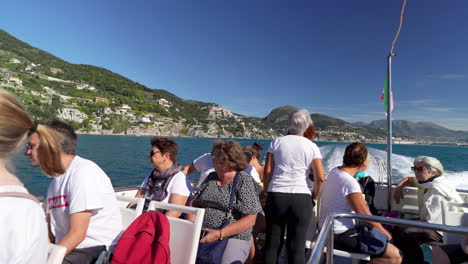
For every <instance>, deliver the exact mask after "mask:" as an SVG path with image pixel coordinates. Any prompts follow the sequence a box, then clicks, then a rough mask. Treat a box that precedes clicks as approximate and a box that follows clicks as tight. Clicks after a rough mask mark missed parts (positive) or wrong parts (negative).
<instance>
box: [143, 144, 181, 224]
mask: <svg viewBox="0 0 468 264" xmlns="http://www.w3.org/2000/svg"><path fill="white" fill-rule="evenodd" d="M177 152H178V146H177V143H176V142H175V141H174V140H172V139H168V138H158V137H154V138H153V139H151V151H150V153H149V159H150V163H151V166H152V167H153V168H154V169H153V170H152V171H151V172H150V173H149V174H148V176H146V178H145V180H144V181H143V183H142V184H141V186H140V188H138V192H137V194H136V196H135V197H139V198H141V197H145V198H146V199H148V200H154V201H158V202H164V203H171V204H177V205H185V204H186V203H187V199H188V197H189V195H190V183H189V182H188V181H187V177H186V176H185V174H184V173H183V172H182V169H183V166H182V165H181V164H180V163H179V162H177V161H176V158H177ZM180 215H181V213H180V212H176V211H169V212H167V213H166V216H172V217H179V216H180Z"/></svg>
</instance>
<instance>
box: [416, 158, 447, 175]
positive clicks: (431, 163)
mask: <svg viewBox="0 0 468 264" xmlns="http://www.w3.org/2000/svg"><path fill="white" fill-rule="evenodd" d="M417 163H424V164H426V165H427V166H428V167H429V168H430V169H431V170H436V171H437V176H442V175H443V174H444V166H442V163H440V161H439V160H438V159H436V158H433V157H428V156H419V157H417V158H415V159H414V162H413V164H414V165H416V164H417Z"/></svg>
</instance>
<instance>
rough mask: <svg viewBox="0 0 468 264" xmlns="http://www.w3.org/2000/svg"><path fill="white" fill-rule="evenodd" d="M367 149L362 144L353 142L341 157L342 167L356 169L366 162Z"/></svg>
mask: <svg viewBox="0 0 468 264" xmlns="http://www.w3.org/2000/svg"><path fill="white" fill-rule="evenodd" d="M367 154H368V153H367V148H366V146H364V144H362V143H359V142H354V143H351V144H349V145H348V146H347V147H346V150H345V154H344V156H343V165H344V166H346V167H358V166H361V165H362V164H364V163H365V162H366V160H367Z"/></svg>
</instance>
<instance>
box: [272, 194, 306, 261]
mask: <svg viewBox="0 0 468 264" xmlns="http://www.w3.org/2000/svg"><path fill="white" fill-rule="evenodd" d="M312 207H313V206H312V197H311V196H310V194H302V193H278V192H269V193H268V197H267V202H266V206H265V217H266V223H267V230H266V241H265V255H264V259H265V263H277V262H278V257H279V254H280V252H281V249H282V247H283V244H284V234H285V230H286V227H287V229H288V230H287V237H286V250H287V253H288V263H289V264H293V263H294V264H296V263H297V264H299V263H300V264H304V263H305V241H306V232H307V228H308V226H309V222H310V221H311V217H312Z"/></svg>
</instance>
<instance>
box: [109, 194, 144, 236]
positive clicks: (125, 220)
mask: <svg viewBox="0 0 468 264" xmlns="http://www.w3.org/2000/svg"><path fill="white" fill-rule="evenodd" d="M116 197H117V201H119V208H120V214H121V216H122V226H123V228H124V230H125V229H127V227H128V226H129V225H130V224H131V223H132V222H133V221H134V220H135V219H136V218H137V217H138V216H140V215H141V214H142V212H143V206H144V205H145V198H135V197H128V196H123V195H116ZM130 203H133V204H136V208H135V209H132V208H127V205H129V204H130Z"/></svg>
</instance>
